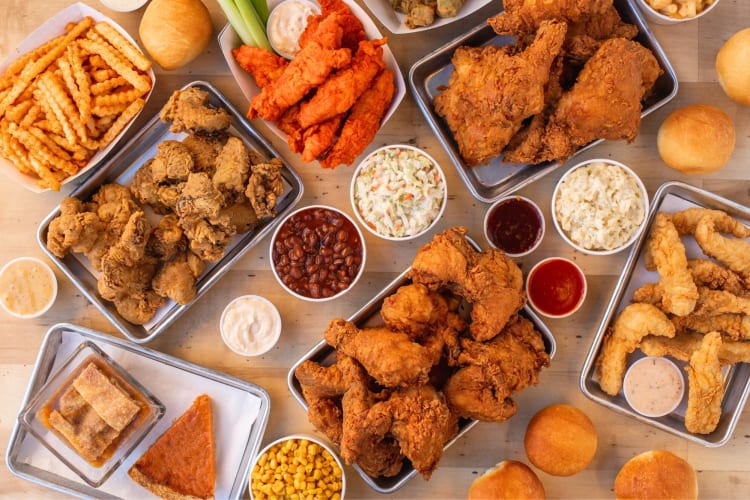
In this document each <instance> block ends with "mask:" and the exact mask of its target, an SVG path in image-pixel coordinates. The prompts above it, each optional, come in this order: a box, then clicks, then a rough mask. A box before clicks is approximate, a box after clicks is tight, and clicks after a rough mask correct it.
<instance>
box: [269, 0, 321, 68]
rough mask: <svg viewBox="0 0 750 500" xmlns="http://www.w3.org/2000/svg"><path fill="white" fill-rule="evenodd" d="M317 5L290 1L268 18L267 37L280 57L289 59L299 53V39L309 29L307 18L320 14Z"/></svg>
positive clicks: (294, 0)
mask: <svg viewBox="0 0 750 500" xmlns="http://www.w3.org/2000/svg"><path fill="white" fill-rule="evenodd" d="M319 13H320V9H319V8H316V5H315V4H312V3H310V2H307V1H304V0H289V1H287V2H283V3H280V4H279V5H278V6H276V7H275V8H274V9H273V11H272V12H271V14H270V15H269V16H268V22H267V23H266V35H267V36H268V41H269V42H270V44H271V46H272V47H273V48H274V50H275V51H276V52H278V53H279V55H281V56H283V57H286V58H287V59H291V58H293V57H294V56H295V55H296V54H297V52H299V50H300V47H299V37H300V35H302V32H303V31H305V27H307V18H308V17H309V16H312V15H315V14H319Z"/></svg>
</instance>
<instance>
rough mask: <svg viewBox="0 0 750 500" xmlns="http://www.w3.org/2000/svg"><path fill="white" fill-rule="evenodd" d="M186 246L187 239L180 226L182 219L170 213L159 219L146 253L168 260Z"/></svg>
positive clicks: (147, 244)
mask: <svg viewBox="0 0 750 500" xmlns="http://www.w3.org/2000/svg"><path fill="white" fill-rule="evenodd" d="M186 247H187V240H186V239H185V235H184V233H183V231H182V228H181V227H180V220H179V219H178V218H177V216H176V215H174V214H168V215H165V216H164V217H162V218H161V219H159V222H158V223H157V224H156V226H155V227H154V230H153V231H152V232H151V237H150V238H149V239H148V243H146V255H148V256H150V257H154V258H155V259H158V260H162V261H167V260H170V259H172V257H174V256H175V254H176V253H177V252H180V251H182V250H185V248H186Z"/></svg>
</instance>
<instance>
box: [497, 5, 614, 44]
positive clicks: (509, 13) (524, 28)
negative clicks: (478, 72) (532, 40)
mask: <svg viewBox="0 0 750 500" xmlns="http://www.w3.org/2000/svg"><path fill="white" fill-rule="evenodd" d="M611 6H612V0H555V1H551V0H503V12H502V13H500V14H498V15H497V16H495V17H491V18H490V19H488V20H487V24H489V25H490V26H491V27H492V29H493V30H494V31H495V33H497V34H499V35H516V34H518V33H532V32H534V31H536V30H537V29H538V28H539V27H540V26H541V25H542V23H543V22H544V21H547V20H551V19H558V20H562V21H565V22H568V23H570V22H575V21H578V20H580V19H582V18H583V17H584V16H588V15H592V14H604V13H605V12H606V11H607V10H608V9H609V8H610V7H611Z"/></svg>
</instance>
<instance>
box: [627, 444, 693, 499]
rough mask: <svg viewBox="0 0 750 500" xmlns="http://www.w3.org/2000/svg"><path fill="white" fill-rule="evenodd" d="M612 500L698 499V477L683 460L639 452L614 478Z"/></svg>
mask: <svg viewBox="0 0 750 500" xmlns="http://www.w3.org/2000/svg"><path fill="white" fill-rule="evenodd" d="M615 497H616V498H640V499H644V500H647V499H649V498H653V499H657V498H658V499H661V498H680V499H685V500H687V499H690V498H698V478H697V476H696V474H695V471H694V470H693V468H692V467H691V466H690V464H689V463H687V462H686V461H685V460H683V459H681V458H680V457H678V456H676V455H674V454H672V453H670V452H668V451H665V450H654V451H647V452H645V453H641V454H640V455H636V456H635V457H633V458H631V459H630V460H628V461H627V462H626V463H625V465H623V466H622V468H621V469H620V472H618V473H617V477H615Z"/></svg>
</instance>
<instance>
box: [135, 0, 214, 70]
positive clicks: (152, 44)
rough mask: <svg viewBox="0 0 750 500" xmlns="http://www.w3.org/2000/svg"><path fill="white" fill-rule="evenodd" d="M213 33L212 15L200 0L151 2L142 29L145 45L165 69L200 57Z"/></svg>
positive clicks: (174, 67)
mask: <svg viewBox="0 0 750 500" xmlns="http://www.w3.org/2000/svg"><path fill="white" fill-rule="evenodd" d="M212 32H213V25H212V24H211V15H210V14H209V12H208V9H207V8H206V6H205V5H203V4H202V3H201V1H200V0H151V3H150V4H149V5H148V7H146V11H145V12H144V13H143V17H142V18H141V25H140V26H139V28H138V34H139V35H140V36H141V41H142V42H143V46H144V47H145V48H146V50H147V51H148V53H149V55H150V56H151V58H152V59H153V60H154V61H156V62H157V63H158V64H159V66H161V67H162V68H164V69H165V70H173V69H177V68H179V67H181V66H184V65H185V64H187V63H189V62H190V61H192V60H193V59H195V58H196V57H198V56H199V55H200V53H201V52H203V50H204V49H205V48H206V46H208V42H209V41H211V33H212Z"/></svg>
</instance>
